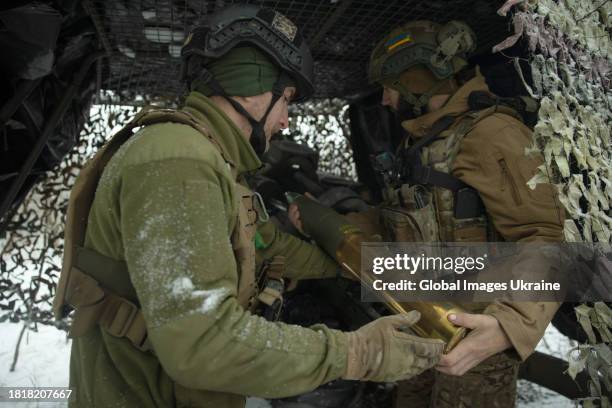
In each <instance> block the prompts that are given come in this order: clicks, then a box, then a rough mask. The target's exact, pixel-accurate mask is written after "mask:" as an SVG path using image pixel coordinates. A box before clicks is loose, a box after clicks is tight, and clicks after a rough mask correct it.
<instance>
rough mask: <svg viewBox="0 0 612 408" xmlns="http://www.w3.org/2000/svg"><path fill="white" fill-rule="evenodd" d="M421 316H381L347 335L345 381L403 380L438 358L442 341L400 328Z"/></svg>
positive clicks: (416, 313) (433, 362)
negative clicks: (418, 335) (415, 334)
mask: <svg viewBox="0 0 612 408" xmlns="http://www.w3.org/2000/svg"><path fill="white" fill-rule="evenodd" d="M420 317H421V315H420V314H419V313H418V312H417V311H412V312H410V313H408V314H399V315H394V316H386V317H381V318H379V319H377V320H375V321H373V322H371V323H368V324H367V325H365V326H363V327H361V328H360V329H359V330H357V331H354V332H350V333H347V334H348V359H347V368H346V373H345V375H344V376H343V378H344V379H347V380H361V381H379V382H392V381H400V380H405V379H408V378H410V377H413V376H415V375H418V374H420V373H421V372H423V371H424V370H427V369H429V368H431V367H433V366H434V365H436V363H437V362H438V361H439V359H440V356H441V355H442V352H443V350H444V342H443V341H442V340H435V339H425V338H421V337H417V336H414V335H411V334H408V333H406V332H404V331H402V329H405V328H408V327H410V326H412V325H413V324H415V323H416V322H417V321H418V320H419V318H420Z"/></svg>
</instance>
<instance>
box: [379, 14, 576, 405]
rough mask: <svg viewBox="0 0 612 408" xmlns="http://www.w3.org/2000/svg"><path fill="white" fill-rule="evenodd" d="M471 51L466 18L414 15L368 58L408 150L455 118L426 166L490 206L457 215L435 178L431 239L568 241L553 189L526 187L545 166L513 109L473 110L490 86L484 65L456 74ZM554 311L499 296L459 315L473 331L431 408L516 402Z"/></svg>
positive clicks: (425, 158) (445, 367)
mask: <svg viewBox="0 0 612 408" xmlns="http://www.w3.org/2000/svg"><path fill="white" fill-rule="evenodd" d="M474 49H475V36H474V34H473V32H472V31H471V29H470V28H469V27H468V26H467V25H465V24H463V23H460V22H449V23H447V24H445V25H438V24H435V23H432V22H429V21H414V22H410V23H408V24H406V25H404V26H402V27H400V28H398V29H396V30H394V31H393V32H391V33H390V34H389V35H388V36H387V37H385V38H384V39H383V40H382V41H381V42H380V43H379V44H378V46H377V47H376V48H375V49H374V51H373V53H372V57H371V61H370V79H371V80H372V81H373V82H377V83H380V84H381V85H382V86H383V97H382V104H383V105H385V106H388V107H390V108H391V109H392V110H393V111H395V112H397V113H398V114H399V116H401V115H406V116H408V117H410V119H407V120H404V121H402V127H403V128H404V129H405V130H406V131H407V132H408V135H409V136H408V139H407V140H406V141H405V143H406V144H407V145H408V146H410V145H414V144H415V143H417V142H418V141H419V140H422V138H424V137H426V135H427V134H428V133H429V132H431V131H432V128H433V127H434V126H435V124H436V122H438V123H439V121H440V120H441V118H444V117H450V118H451V119H450V120H449V124H447V125H446V127H445V128H444V129H443V130H442V131H441V132H440V133H439V135H438V137H439V139H437V140H435V141H433V142H432V143H430V144H426V145H424V146H423V147H422V149H421V151H420V152H419V154H420V158H421V161H422V163H421V164H422V165H423V166H425V167H430V168H431V169H433V170H437V171H439V172H441V173H446V174H450V175H451V176H453V177H455V178H457V179H458V180H460V181H461V182H463V183H465V184H466V185H467V186H469V187H470V188H472V189H474V190H476V191H477V192H478V195H479V196H480V199H481V200H482V203H483V204H484V208H485V212H484V214H480V215H472V216H471V217H467V218H464V219H462V220H459V219H457V218H455V215H456V214H454V213H453V209H454V206H455V205H456V204H457V203H456V202H454V200H457V197H458V196H457V194H456V191H453V190H452V189H449V188H445V187H443V186H441V185H440V184H443V185H444V181H443V182H441V183H440V184H438V185H435V184H429V185H428V188H429V189H430V190H431V191H432V198H433V200H432V201H433V203H432V204H433V206H432V207H433V211H432V213H431V217H432V218H434V219H433V220H432V222H433V223H435V224H437V225H436V228H435V230H436V231H437V236H436V237H434V239H437V240H440V241H470V242H477V241H487V240H488V241H502V240H503V241H513V242H514V241H515V242H537V241H541V242H551V241H561V240H562V239H563V220H564V212H563V211H562V210H561V208H562V207H561V205H560V203H559V201H558V199H557V196H556V190H555V188H554V186H553V185H550V184H538V185H537V186H536V188H535V189H533V190H532V189H530V188H529V187H528V186H527V181H528V180H529V179H531V177H532V176H533V175H534V174H535V171H536V168H537V167H538V166H539V165H541V164H542V158H541V157H533V156H530V157H527V156H526V155H525V148H526V147H529V146H531V144H532V132H531V131H530V129H529V128H527V126H525V125H524V124H523V123H522V122H521V120H520V117H519V115H518V114H517V113H516V112H513V111H512V110H511V109H508V108H498V109H494V111H491V112H474V111H472V110H471V109H470V107H469V105H468V97H469V95H470V94H471V93H472V92H473V91H485V92H489V89H488V87H487V84H486V82H485V80H484V77H483V76H481V75H480V73H479V71H478V69H476V71H475V75H473V76H472V77H471V78H470V79H468V80H466V81H465V80H464V81H460V80H459V79H458V74H459V73H460V72H461V71H462V70H463V69H464V68H465V66H466V57H467V55H468V53H470V52H471V51H473V50H474ZM470 116H471V117H470ZM400 119H401V118H400ZM442 127H444V126H442ZM430 180H431V181H433V182H434V183H435V182H436V181H439V180H443V177H442V178H440V179H439V180H438V179H436V178H433V177H432V178H431V179H430ZM415 181H417V182H418V180H415ZM557 307H558V305H557V304H556V303H543V302H541V303H535V302H533V303H530V302H514V303H509V302H500V303H493V304H489V305H487V306H486V307H484V309H483V307H482V306H475V307H472V308H471V311H473V312H475V314H459V315H456V316H454V320H453V322H454V323H455V324H457V325H460V326H465V327H467V328H469V329H471V332H470V334H469V335H468V336H467V337H466V338H465V339H464V340H463V341H461V342H460V343H459V344H458V345H457V347H456V348H455V349H453V351H451V352H450V353H449V354H447V355H445V356H443V357H442V360H441V361H440V363H439V364H438V366H437V367H436V369H437V373H436V379H435V385H434V387H433V393H432V395H431V403H432V404H433V406H436V407H460V406H461V407H463V406H487V407H493V406H495V407H501V406H508V407H510V406H514V403H515V392H516V391H515V390H516V377H517V372H518V363H519V361H521V360H524V359H526V358H527V357H528V356H529V355H530V354H531V353H532V352H533V351H534V348H535V346H536V344H537V343H538V342H539V340H540V339H541V337H542V335H543V333H544V330H545V328H546V326H547V325H548V324H549V322H550V320H551V319H552V317H553V315H554V313H555V311H556V310H557ZM430 378H431V375H430ZM407 388H408V389H409V388H410V387H409V386H408V387H400V391H402V389H403V392H404V393H406V391H407ZM408 393H409V392H408ZM410 399H411V398H408V400H410ZM402 405H403V406H408V405H406V404H402ZM411 406H412V405H411Z"/></svg>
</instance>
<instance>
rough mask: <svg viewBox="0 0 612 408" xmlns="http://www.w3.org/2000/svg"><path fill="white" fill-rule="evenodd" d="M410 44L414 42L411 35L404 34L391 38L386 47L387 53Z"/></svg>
mask: <svg viewBox="0 0 612 408" xmlns="http://www.w3.org/2000/svg"><path fill="white" fill-rule="evenodd" d="M410 42H412V37H411V36H410V34H408V33H403V34H399V35H396V36H395V37H393V38H391V39H390V40H389V41H387V43H386V44H385V46H386V47H387V51H392V50H394V49H395V48H397V47H399V46H400V45H402V44H407V43H410Z"/></svg>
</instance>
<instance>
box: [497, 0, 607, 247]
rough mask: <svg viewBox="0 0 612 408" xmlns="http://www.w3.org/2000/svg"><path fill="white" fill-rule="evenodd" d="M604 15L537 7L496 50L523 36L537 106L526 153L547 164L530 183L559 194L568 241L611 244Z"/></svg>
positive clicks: (573, 3) (578, 5) (576, 6)
mask: <svg viewBox="0 0 612 408" xmlns="http://www.w3.org/2000/svg"><path fill="white" fill-rule="evenodd" d="M534 3H535V2H534ZM611 12H612V3H611V2H608V1H605V2H603V3H602V2H601V0H596V1H591V0H564V1H563V0H562V1H558V2H555V1H552V0H540V1H539V2H537V4H535V5H531V6H530V7H529V8H528V9H527V10H526V11H519V12H517V13H515V14H514V16H513V23H514V28H515V31H516V35H515V36H513V37H511V38H510V39H509V40H510V42H506V43H505V44H503V46H505V45H509V44H510V43H511V41H516V40H517V39H518V36H520V35H521V34H522V35H523V36H525V37H526V40H527V42H528V46H529V49H530V51H531V53H532V57H531V61H530V63H531V64H530V65H531V76H532V78H533V87H529V86H528V85H527V89H528V90H529V92H530V93H531V94H532V96H533V97H535V98H537V99H539V100H540V111H539V121H538V123H537V125H536V127H535V132H534V135H535V145H534V146H533V150H534V151H543V152H544V156H545V160H546V162H545V164H544V165H543V166H542V167H541V168H540V169H539V170H540V171H539V172H538V173H537V174H536V175H535V176H534V178H533V179H531V180H530V181H529V184H530V185H531V187H532V188H533V187H535V184H537V183H538V182H542V181H546V180H552V182H553V183H555V184H556V185H557V186H558V187H559V191H560V193H561V196H560V197H561V201H562V203H563V205H564V206H565V208H566V209H567V211H568V214H569V215H570V217H571V219H568V220H567V221H566V225H565V236H566V239H567V240H568V241H571V242H581V241H585V242H611V230H612V218H611V217H610V201H611V200H612V157H611V153H610V147H611V144H610V120H611V118H612V111H611V110H610V104H611V103H612V93H611V91H610V81H611V78H610V75H611V74H612V72H611V69H610V68H611V66H612V64H611V61H612V42H611V41H610V34H609V30H610V21H609V19H610V14H611ZM503 46H498V47H497V48H496V49H494V50H497V49H503ZM529 153H530V152H529V151H528V152H527V154H529Z"/></svg>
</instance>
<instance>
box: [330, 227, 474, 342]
mask: <svg viewBox="0 0 612 408" xmlns="http://www.w3.org/2000/svg"><path fill="white" fill-rule="evenodd" d="M365 241H366V240H365V239H364V235H363V234H361V233H347V234H345V236H344V239H343V240H342V242H341V243H340V245H339V246H338V248H337V249H336V253H335V259H336V260H337V261H338V263H340V265H342V267H343V268H344V269H345V271H347V272H348V273H349V274H351V275H352V276H354V277H355V278H356V279H358V280H359V281H360V282H361V283H362V284H365V285H367V286H369V287H371V285H372V283H373V282H374V279H373V278H372V276H370V275H368V274H362V273H361V243H362V242H365ZM379 293H380V294H381V296H382V298H383V301H384V302H385V304H386V305H387V307H388V308H389V309H390V310H391V311H392V312H394V313H408V312H410V311H411V310H418V311H419V312H420V313H421V319H420V320H419V321H418V322H417V323H416V324H415V325H414V326H412V329H413V330H414V332H415V333H416V334H418V335H419V336H421V337H428V338H434V339H440V340H443V341H444V342H446V348H445V351H444V352H445V353H448V352H449V351H450V350H452V349H453V348H454V347H455V346H456V345H457V343H459V341H460V340H461V339H462V338H463V337H465V335H466V329H465V328H464V327H460V326H455V325H454V324H452V323H451V322H450V321H449V320H448V315H449V314H451V313H465V312H466V311H465V310H464V309H463V308H462V307H461V306H459V305H457V304H454V303H451V302H421V301H419V302H398V301H397V300H395V299H394V298H393V297H392V296H391V295H390V294H389V293H387V292H379Z"/></svg>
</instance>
